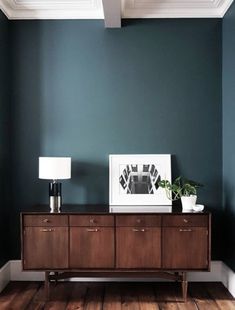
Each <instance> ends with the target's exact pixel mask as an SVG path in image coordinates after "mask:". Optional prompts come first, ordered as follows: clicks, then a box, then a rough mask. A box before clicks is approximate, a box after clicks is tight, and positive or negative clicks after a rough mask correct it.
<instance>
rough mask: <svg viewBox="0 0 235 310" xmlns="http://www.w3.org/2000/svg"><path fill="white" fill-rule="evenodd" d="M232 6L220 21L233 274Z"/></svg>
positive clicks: (234, 19) (227, 251)
mask: <svg viewBox="0 0 235 310" xmlns="http://www.w3.org/2000/svg"><path fill="white" fill-rule="evenodd" d="M234 117H235V5H234V4H233V5H232V6H231V8H230V9H229V11H228V12H227V14H226V15H225V17H224V19H223V181H224V184H223V186H224V187H223V188H224V191H223V194H224V197H223V200H224V211H225V225H224V226H225V229H226V231H225V237H226V238H225V242H226V245H225V262H226V263H227V264H228V265H229V266H230V267H232V268H233V270H235V247H234V244H235V224H234V223H235V121H234Z"/></svg>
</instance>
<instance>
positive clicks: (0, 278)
mask: <svg viewBox="0 0 235 310" xmlns="http://www.w3.org/2000/svg"><path fill="white" fill-rule="evenodd" d="M187 278H188V281H191V282H205V281H208V282H217V281H218V282H222V283H223V284H224V286H225V287H227V289H228V290H229V291H230V293H231V294H232V295H233V296H234V297H235V273H234V272H233V271H232V270H231V269H230V268H229V267H228V266H227V265H225V264H224V263H223V262H222V261H212V262H211V271H210V272H198V271H195V272H189V273H188V277H187ZM43 280H44V272H40V271H39V272H32V271H22V265H21V260H11V261H9V262H8V263H6V264H5V265H4V266H3V267H2V268H1V269H0V292H1V291H2V290H3V289H4V287H5V286H6V285H7V283H8V282H9V281H43ZM88 280H89V281H109V282H110V281H122V282H124V281H130V278H118V279H117V278H89V279H88V278H79V279H78V278H73V279H71V281H79V282H83V281H88ZM132 281H162V280H161V279H144V280H143V279H133V280H132Z"/></svg>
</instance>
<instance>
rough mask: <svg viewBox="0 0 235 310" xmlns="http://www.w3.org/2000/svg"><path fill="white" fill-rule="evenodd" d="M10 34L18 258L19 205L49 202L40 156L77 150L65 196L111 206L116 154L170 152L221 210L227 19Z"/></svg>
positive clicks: (37, 24)
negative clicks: (111, 164)
mask: <svg viewBox="0 0 235 310" xmlns="http://www.w3.org/2000/svg"><path fill="white" fill-rule="evenodd" d="M11 31H12V36H11V39H12V51H13V57H12V61H13V81H12V85H13V93H12V109H13V110H12V117H13V119H14V122H13V162H12V167H13V169H12V171H13V178H12V181H13V188H14V191H15V192H14V195H13V198H14V203H13V208H12V212H11V222H12V225H11V227H12V230H11V242H12V244H11V248H12V253H11V257H12V258H16V257H19V247H20V245H19V244H20V243H19V212H20V211H21V210H27V209H28V208H30V207H31V205H33V204H37V203H39V202H41V203H45V202H47V187H48V185H47V182H46V181H42V180H38V159H37V158H38V156H39V155H42V156H46V155H48V156H62V155H68V156H72V159H73V167H72V173H73V176H72V179H71V180H70V181H65V182H64V184H63V190H64V194H63V196H64V201H65V202H67V203H103V202H105V203H108V155H109V154H110V153H170V154H173V155H174V156H173V173H174V175H177V174H178V173H179V171H180V173H182V174H184V175H185V176H187V177H191V178H194V179H196V180H198V181H200V182H202V183H204V184H205V189H204V190H202V191H201V192H200V198H199V201H200V202H202V203H205V204H206V205H208V206H210V207H211V209H212V211H213V213H214V214H216V215H217V214H219V213H220V211H221V208H222V196H221V195H222V191H221V187H222V181H221V180H222V178H221V173H222V171H221V167H222V151H221V150H222V137H221V135H222V131H221V117H222V116H221V109H222V107H221V96H222V95H221V21H220V20H216V19H213V20H212V19H211V20H207V19H193V20H190V19H178V20H173V19H172V20H138V21H135V20H132V21H126V22H125V25H124V27H123V28H122V29H113V30H111V29H109V30H108V29H105V28H104V25H103V21H84V20H83V21H14V22H11ZM213 223H214V226H213V231H214V234H215V227H216V226H217V227H220V226H219V216H215V217H214V222H213ZM215 235H216V244H213V258H220V252H219V250H220V244H219V240H220V234H217V233H216V234H215ZM214 240H215V239H214Z"/></svg>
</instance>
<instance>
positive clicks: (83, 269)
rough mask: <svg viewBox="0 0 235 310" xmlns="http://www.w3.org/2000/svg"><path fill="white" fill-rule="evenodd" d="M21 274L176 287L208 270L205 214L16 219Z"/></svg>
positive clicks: (53, 279)
mask: <svg viewBox="0 0 235 310" xmlns="http://www.w3.org/2000/svg"><path fill="white" fill-rule="evenodd" d="M21 230H22V245H21V249H22V251H21V252H22V266H23V270H34V271H45V288H46V293H47V296H49V286H50V283H51V282H57V281H58V280H59V279H66V278H70V277H75V276H76V277H106V278H107V277H115V278H116V277H131V278H133V277H139V278H145V277H152V278H157V277H159V278H167V279H172V280H175V281H180V282H181V283H182V293H183V299H184V300H186V296H187V278H186V273H187V271H209V269H210V260H211V258H210V248H211V245H210V235H211V216H210V213H166V214H165V213H151V214H150V213H146V214H144V213H138V214H134V213H130V214H129V213H128V214H127V213H123V214H120V213H116V214H114V213H108V212H107V213H78V212H77V213H59V214H55V213H54V214H50V213H39V212H31V213H29V212H27V213H22V214H21Z"/></svg>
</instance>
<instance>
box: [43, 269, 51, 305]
mask: <svg viewBox="0 0 235 310" xmlns="http://www.w3.org/2000/svg"><path fill="white" fill-rule="evenodd" d="M49 274H50V272H48V271H46V272H45V286H44V287H45V298H46V300H49V299H50V280H49Z"/></svg>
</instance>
